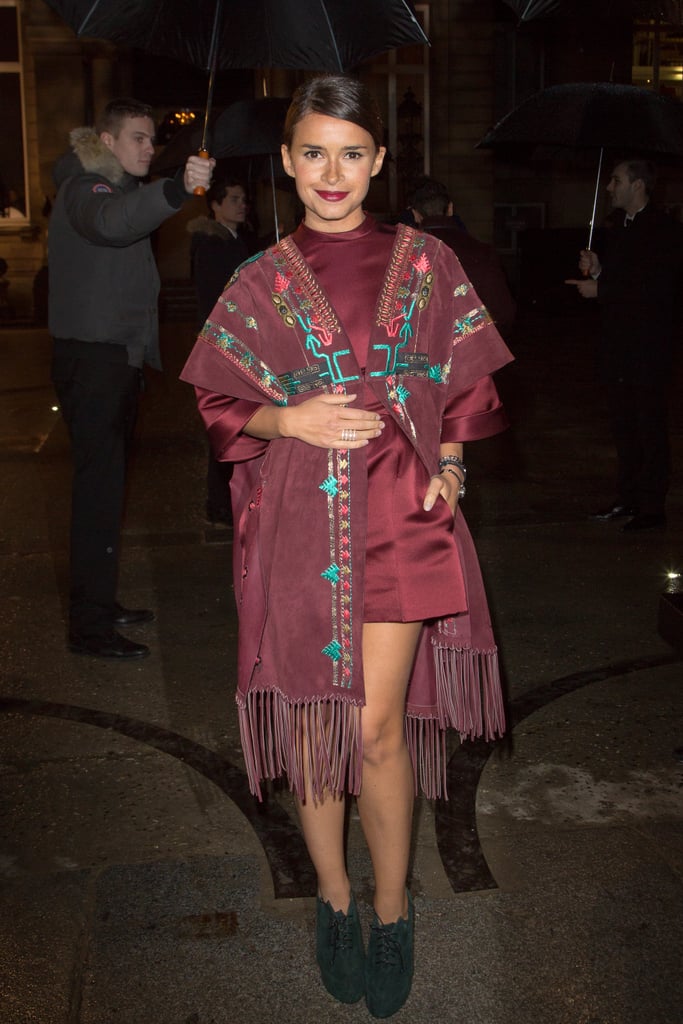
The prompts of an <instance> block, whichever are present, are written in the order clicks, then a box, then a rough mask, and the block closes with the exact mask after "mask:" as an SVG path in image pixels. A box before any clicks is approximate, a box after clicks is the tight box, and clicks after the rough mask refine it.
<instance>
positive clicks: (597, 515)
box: [590, 501, 640, 523]
mask: <svg viewBox="0 0 683 1024" xmlns="http://www.w3.org/2000/svg"><path fill="white" fill-rule="evenodd" d="M639 511H640V509H639V508H638V507H637V506H636V505H622V504H621V503H620V502H618V501H615V502H614V504H613V505H610V506H609V507H608V508H603V509H599V510H598V511H597V512H591V515H590V518H591V519H599V520H600V522H603V523H607V522H609V521H610V519H623V518H624V517H625V516H637V515H638V513H639Z"/></svg>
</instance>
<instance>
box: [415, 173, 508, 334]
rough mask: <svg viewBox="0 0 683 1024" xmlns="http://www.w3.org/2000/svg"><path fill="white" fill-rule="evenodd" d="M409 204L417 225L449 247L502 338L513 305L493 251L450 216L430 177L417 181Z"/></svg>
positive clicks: (443, 190) (442, 187) (449, 206)
mask: <svg viewBox="0 0 683 1024" xmlns="http://www.w3.org/2000/svg"><path fill="white" fill-rule="evenodd" d="M410 203H411V209H412V214H413V218H414V220H415V223H416V225H417V227H418V228H419V229H420V231H428V232H429V234H430V235H434V236H435V237H436V238H439V239H441V241H442V242H445V244H446V245H447V246H449V248H451V249H452V250H453V252H454V253H455V254H456V256H457V257H458V259H459V260H460V262H461V263H462V265H463V267H464V268H465V273H466V274H467V276H468V277H469V279H470V281H471V282H472V284H473V286H474V290H475V291H476V293H477V295H479V297H480V298H481V299H482V300H483V302H484V305H485V306H486V308H487V309H488V311H489V313H490V314H491V316H492V318H493V320H494V321H495V324H496V327H497V328H498V330H499V331H500V333H501V334H502V335H503V337H506V335H507V334H508V332H509V330H510V327H511V326H512V323H513V321H514V318H515V313H516V306H515V300H514V299H513V297H512V295H511V293H510V289H509V287H508V283H507V279H506V277H505V272H504V270H503V267H502V265H501V262H500V259H499V257H498V254H497V252H496V250H495V249H494V248H493V246H491V245H487V244H486V242H480V241H479V240H478V239H477V238H473V237H472V235H470V234H468V232H467V231H465V230H464V227H462V226H461V225H462V222H461V221H460V220H459V218H455V217H454V216H453V203H452V201H451V199H450V197H449V195H448V191H447V189H446V186H445V185H442V184H441V182H439V181H436V180H435V179H434V178H426V177H425V178H422V179H421V180H420V182H419V184H418V186H417V187H416V188H415V189H414V191H413V193H412V195H411V197H410Z"/></svg>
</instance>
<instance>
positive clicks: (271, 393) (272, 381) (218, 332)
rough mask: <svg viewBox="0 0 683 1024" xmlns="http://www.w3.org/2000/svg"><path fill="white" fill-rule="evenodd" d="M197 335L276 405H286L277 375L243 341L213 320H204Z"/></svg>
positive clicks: (285, 398)
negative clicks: (237, 368)
mask: <svg viewBox="0 0 683 1024" xmlns="http://www.w3.org/2000/svg"><path fill="white" fill-rule="evenodd" d="M199 336H200V338H203V340H204V341H206V342H208V343H209V344H210V345H213V346H214V348H216V349H218V351H219V352H222V353H223V355H224V356H225V357H226V358H227V359H229V360H230V362H231V363H234V364H235V366H237V367H239V369H240V370H241V371H242V372H243V373H244V374H246V375H247V376H248V377H249V378H250V379H251V380H252V381H254V383H255V384H256V385H257V386H258V387H259V388H261V389H262V390H263V391H264V392H265V393H266V394H267V395H268V397H269V398H271V399H272V400H273V402H275V404H276V405H287V395H286V393H285V392H284V390H283V388H282V385H281V384H280V382H279V380H278V378H277V375H276V374H275V373H273V371H272V370H271V369H270V367H269V366H267V365H266V363H264V362H263V360H262V359H259V358H258V356H256V355H255V354H254V353H253V352H252V351H251V349H250V348H248V347H247V345H245V344H244V342H243V341H240V339H239V338H236V337H235V335H234V334H231V333H230V331H226V330H225V328H224V327H222V326H221V325H220V324H218V323H215V322H214V321H213V320H207V321H206V323H205V324H204V327H203V328H202V330H201V333H200V335H199Z"/></svg>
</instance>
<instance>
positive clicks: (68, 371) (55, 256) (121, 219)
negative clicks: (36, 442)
mask: <svg viewBox="0 0 683 1024" xmlns="http://www.w3.org/2000/svg"><path fill="white" fill-rule="evenodd" d="M154 131H155V129H154V121H153V120H152V110H151V108H150V107H148V106H147V105H146V104H143V103H139V102H138V101H137V100H132V99H121V100H113V101H112V102H111V103H109V104H108V105H107V107H106V108H105V110H104V112H103V114H102V116H101V117H100V119H99V121H98V123H97V125H96V127H95V128H94V129H93V128H77V129H75V130H74V131H73V132H71V136H70V141H71V146H72V149H71V151H70V152H69V153H68V154H66V155H65V156H64V157H62V158H61V159H60V160H59V161H58V162H57V164H56V166H55V170H54V179H55V183H56V185H57V187H58V192H57V197H56V199H55V203H54V207H53V211H52V215H51V219H50V230H49V238H48V265H49V327H50V333H51V334H52V336H53V339H54V354H53V363H52V379H53V382H54V384H55V389H56V391H57V395H58V398H59V404H60V407H61V410H62V415H63V417H64V421H65V423H66V425H67V428H68V430H69V436H70V439H71V446H72V455H73V464H74V476H73V488H72V505H71V566H70V603H69V649H70V650H71V651H73V652H74V653H78V654H89V655H94V656H97V657H104V658H117V659H124V658H140V657H144V656H145V655H146V654H148V653H149V648H148V647H147V646H146V645H145V644H139V643H133V642H132V641H131V640H128V639H127V638H126V637H124V636H122V635H121V634H120V633H118V632H117V629H116V627H118V626H123V627H125V626H129V625H134V624H136V623H141V622H148V621H150V620H151V619H153V618H154V615H153V613H152V612H151V611H148V610H146V609H140V610H133V609H127V608H124V607H122V606H121V605H120V604H118V603H117V601H116V586H117V576H118V559H119V541H120V536H119V535H120V530H121V520H122V515H123V501H124V490H125V477H126V457H127V452H128V447H129V444H130V441H131V438H132V434H133V428H134V425H135V417H136V412H137V402H138V395H139V392H140V389H141V386H142V380H143V376H142V373H143V371H142V367H143V365H144V364H145V363H147V364H149V365H150V366H152V367H154V368H156V369H161V362H160V357H159V339H158V321H157V297H158V292H159V275H158V272H157V268H156V265H155V263H154V258H153V256H152V248H151V244H150V237H149V236H150V233H151V232H152V231H154V230H155V228H158V227H159V225H160V224H162V223H163V221H165V220H166V219H167V218H168V217H171V216H172V215H173V214H174V213H175V212H176V211H177V210H179V209H180V208H181V206H182V205H183V204H184V203H185V201H186V200H188V199H190V198H191V196H192V193H193V190H194V189H195V188H198V187H201V188H203V189H206V188H207V187H208V186H209V183H210V180H211V172H212V170H213V166H214V163H215V161H213V160H204V159H201V158H200V157H198V156H191V157H189V159H188V160H187V163H186V164H185V167H184V168H183V169H182V170H181V171H179V172H178V174H177V175H176V177H175V178H167V179H160V180H158V181H154V182H151V183H148V184H143V183H142V179H143V178H144V177H145V176H146V175H147V173H148V170H149V165H150V162H151V159H152V157H153V156H154Z"/></svg>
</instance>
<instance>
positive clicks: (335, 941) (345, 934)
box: [330, 913, 353, 963]
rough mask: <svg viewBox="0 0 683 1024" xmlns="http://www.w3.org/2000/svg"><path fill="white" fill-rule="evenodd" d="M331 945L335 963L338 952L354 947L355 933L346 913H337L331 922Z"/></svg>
mask: <svg viewBox="0 0 683 1024" xmlns="http://www.w3.org/2000/svg"><path fill="white" fill-rule="evenodd" d="M330 946H331V948H332V962H333V963H334V960H335V958H336V956H337V953H343V952H345V951H346V950H349V949H351V948H352V946H353V933H352V929H351V922H350V921H349V918H348V916H347V915H346V914H342V913H337V914H335V915H334V918H333V919H332V921H331V922H330Z"/></svg>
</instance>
